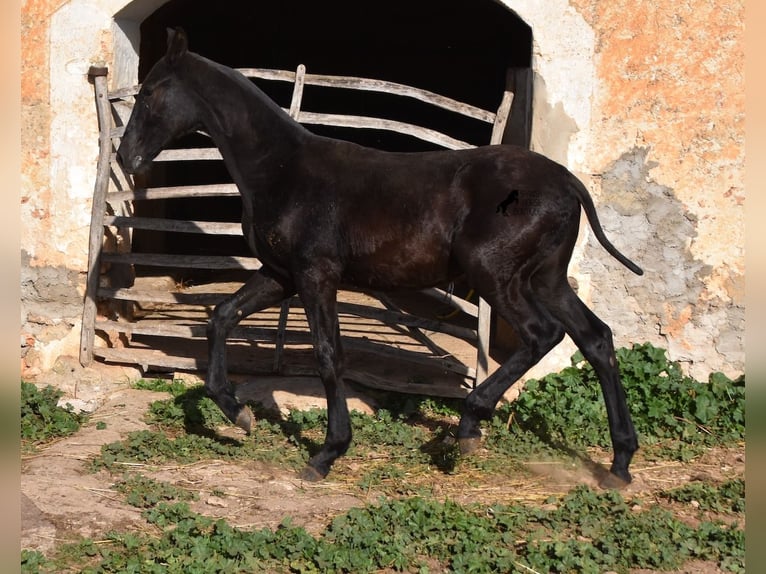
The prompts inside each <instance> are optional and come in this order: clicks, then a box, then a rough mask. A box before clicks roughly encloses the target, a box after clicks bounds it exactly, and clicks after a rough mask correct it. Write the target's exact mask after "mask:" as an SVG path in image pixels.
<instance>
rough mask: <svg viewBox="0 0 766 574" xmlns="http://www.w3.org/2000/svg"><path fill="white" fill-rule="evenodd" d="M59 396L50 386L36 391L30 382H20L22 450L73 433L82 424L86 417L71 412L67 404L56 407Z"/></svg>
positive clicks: (57, 391) (56, 390)
mask: <svg viewBox="0 0 766 574" xmlns="http://www.w3.org/2000/svg"><path fill="white" fill-rule="evenodd" d="M63 394H64V393H63V392H61V391H60V390H58V389H55V388H54V387H52V386H47V387H45V388H43V389H38V388H37V387H36V386H35V385H33V384H32V383H25V382H24V381H22V382H21V444H22V449H23V450H25V451H29V450H33V449H34V448H35V447H36V446H39V445H41V444H43V443H45V442H48V441H50V440H53V439H55V438H59V437H64V436H68V435H70V434H72V433H74V432H77V430H78V429H79V428H80V426H81V425H82V424H83V423H84V422H85V420H86V417H85V416H84V415H81V414H78V413H75V412H74V409H73V408H72V407H71V405H67V406H66V408H63V407H59V406H58V401H59V399H60V398H61V397H62V396H63Z"/></svg>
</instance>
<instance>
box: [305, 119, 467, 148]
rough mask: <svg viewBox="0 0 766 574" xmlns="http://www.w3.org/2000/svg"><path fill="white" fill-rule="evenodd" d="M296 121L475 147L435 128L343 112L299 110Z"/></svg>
mask: <svg viewBox="0 0 766 574" xmlns="http://www.w3.org/2000/svg"><path fill="white" fill-rule="evenodd" d="M298 121H299V122H301V123H302V124H317V125H325V126H336V127H342V128H357V129H364V128H366V129H374V130H386V131H391V132H396V133H400V134H405V135H409V136H412V137H416V138H418V139H421V140H423V141H427V142H430V143H434V144H437V145H440V146H442V147H445V148H447V149H468V148H473V147H476V146H474V145H473V144H470V143H468V142H464V141H462V140H459V139H456V138H453V137H450V136H448V135H445V134H443V133H441V132H438V131H436V130H432V129H428V128H424V127H421V126H416V125H414V124H408V123H406V122H399V121H395V120H385V119H382V118H374V117H369V116H348V115H343V114H324V113H316V112H307V111H303V110H301V112H300V114H299V115H298Z"/></svg>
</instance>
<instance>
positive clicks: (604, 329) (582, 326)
mask: <svg viewBox="0 0 766 574" xmlns="http://www.w3.org/2000/svg"><path fill="white" fill-rule="evenodd" d="M546 304H547V307H548V309H549V310H550V312H551V314H552V315H554V316H555V317H556V319H557V320H559V321H560V322H561V324H562V325H563V326H564V329H565V330H566V332H567V334H568V335H569V336H570V337H571V338H572V340H573V341H574V343H575V345H577V347H578V348H579V349H580V351H581V352H582V354H583V356H584V357H585V358H586V359H587V360H588V362H589V363H590V364H591V366H592V367H593V369H594V370H595V371H596V375H597V376H598V380H599V384H600V386H601V392H602V394H603V396H604V402H605V404H606V412H607V417H608V421H609V434H610V437H611V441H612V448H613V450H614V458H613V461H612V466H611V468H610V472H609V474H608V475H607V476H606V477H604V478H602V480H601V483H600V484H601V486H602V487H604V488H621V487H623V486H625V485H627V484H629V483H630V482H631V480H632V477H631V475H630V472H629V471H628V466H629V465H630V461H631V459H632V458H633V454H634V453H635V452H636V451H637V450H638V439H637V436H636V431H635V429H634V427H633V421H632V420H631V417H630V411H629V409H628V404H627V401H626V398H625V390H624V388H623V386H622V382H621V381H620V372H619V369H618V367H617V357H616V356H615V352H614V341H613V338H612V331H611V329H610V328H609V327H608V326H607V325H606V324H605V323H604V322H603V321H601V320H600V319H599V318H598V317H597V316H596V315H595V314H594V313H593V312H592V311H591V310H590V309H588V307H587V306H586V305H585V303H583V302H582V301H581V300H580V298H579V297H578V296H577V294H575V292H574V291H572V288H571V287H570V286H569V285H568V284H567V283H566V282H565V281H564V282H561V283H560V286H559V288H558V290H557V291H555V293H554V294H553V295H552V296H551V297H550V299H549V300H548V301H547V302H546Z"/></svg>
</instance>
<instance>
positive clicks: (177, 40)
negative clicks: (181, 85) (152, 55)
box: [165, 28, 189, 64]
mask: <svg viewBox="0 0 766 574" xmlns="http://www.w3.org/2000/svg"><path fill="white" fill-rule="evenodd" d="M167 30H168V51H167V52H166V53H165V56H167V58H168V60H169V61H170V63H171V64H175V63H176V62H177V61H178V60H179V59H180V58H181V56H183V55H184V54H185V53H186V51H187V50H188V49H189V40H188V38H187V37H186V32H184V31H183V30H182V29H181V28H175V29H173V28H168V29H167Z"/></svg>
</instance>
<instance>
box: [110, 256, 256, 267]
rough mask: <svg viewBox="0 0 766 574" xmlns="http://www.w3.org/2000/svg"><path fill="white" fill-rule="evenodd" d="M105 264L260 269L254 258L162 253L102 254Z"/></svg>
mask: <svg viewBox="0 0 766 574" xmlns="http://www.w3.org/2000/svg"><path fill="white" fill-rule="evenodd" d="M101 258H102V260H103V261H105V262H107V263H117V264H123V265H125V264H133V265H146V266H148V267H169V268H184V269H247V270H252V271H255V270H256V269H260V268H261V262H260V261H258V259H256V258H255V257H237V256H234V255H167V254H164V253H102V254H101Z"/></svg>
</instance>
